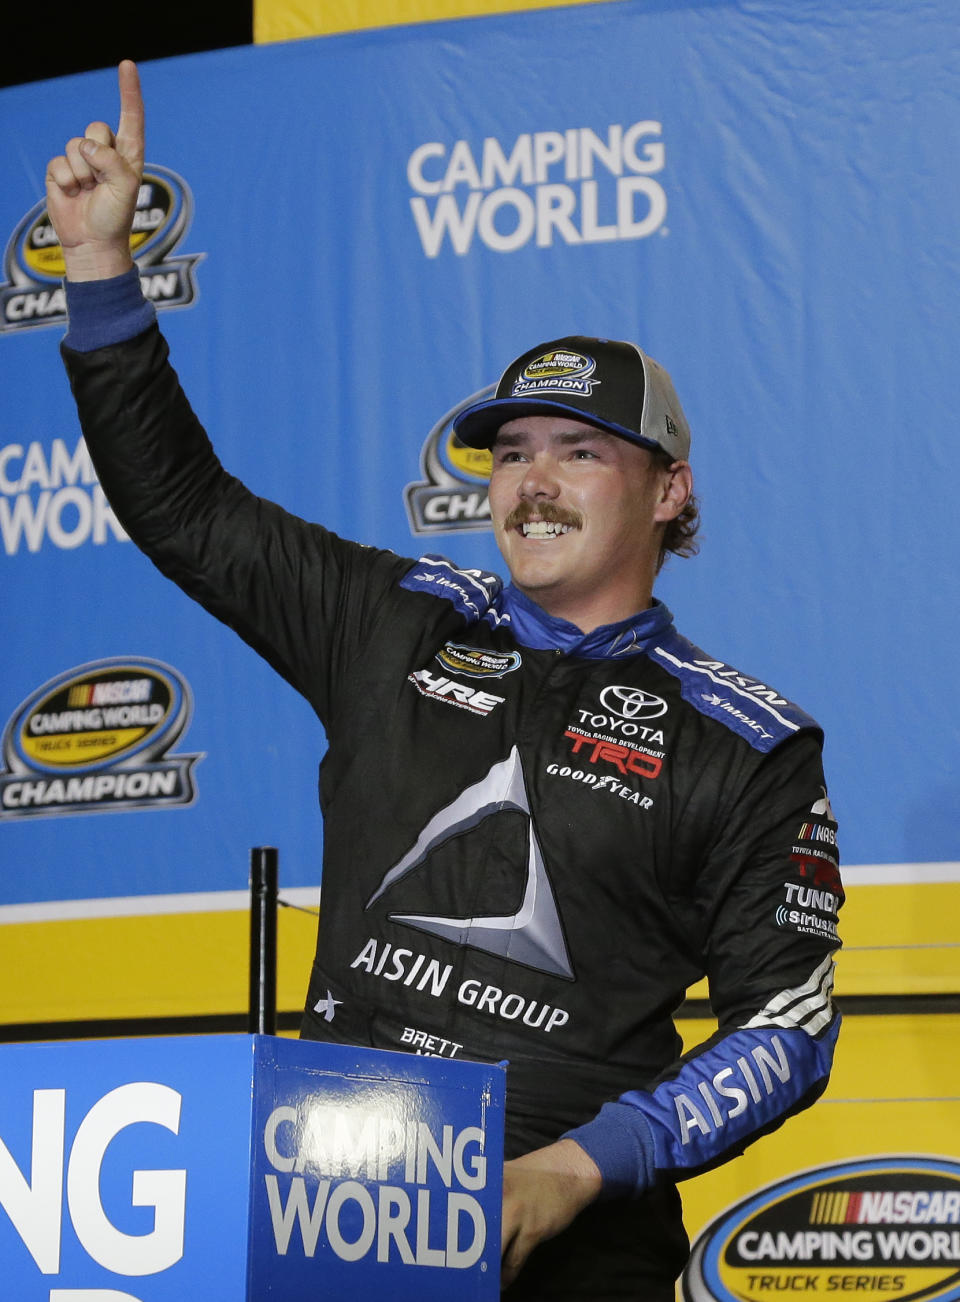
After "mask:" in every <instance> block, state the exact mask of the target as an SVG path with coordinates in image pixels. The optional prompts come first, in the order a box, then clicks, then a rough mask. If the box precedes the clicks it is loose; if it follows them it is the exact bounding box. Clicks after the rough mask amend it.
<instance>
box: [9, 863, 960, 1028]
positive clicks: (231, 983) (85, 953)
mask: <svg viewBox="0 0 960 1302" xmlns="http://www.w3.org/2000/svg"><path fill="white" fill-rule="evenodd" d="M958 893H960V884H958V883H956V882H924V883H911V884H906V883H898V884H891V885H869V886H868V885H858V886H852V887H851V888H850V889H849V890H848V893H847V903H846V906H845V908H844V910H843V913H842V915H841V919H842V924H843V925H842V932H843V936H844V941H845V948H844V950H843V952H842V953H841V955H840V958H839V960H838V964H837V973H838V975H837V993H838V994H839V995H840V996H841V997H842V996H843V995H898V994H914V995H916V994H921V995H923V994H943V993H957V992H960V910H958V909H957V907H956V900H957V895H958ZM282 894H289V892H282ZM298 894H299V893H298ZM305 894H308V895H312V894H313V893H312V892H305ZM239 896H240V899H239V902H237V903H232V904H231V905H230V907H222V908H218V907H217V906H216V904H213V903H212V902H211V903H210V904H208V905H207V907H204V908H201V907H200V906H199V902H198V903H197V904H196V905H194V907H190V897H176V896H171V897H158V898H157V900H156V901H155V907H154V909H153V911H151V912H149V913H148V912H147V910H146V909H142V912H140V913H137V912H136V909H137V907H138V905H137V901H136V900H133V901H129V902H128V905H129V907H127V908H126V909H125V910H124V914H125V916H106V915H107V913H109V912H113V913H114V914H115V913H116V912H117V910H116V908H115V907H114V905H112V904H111V902H110V901H90V902H89V907H88V908H87V909H86V910H85V911H84V916H77V914H78V909H77V907H76V906H72V905H64V906H63V909H64V914H65V916H60V917H58V916H57V913H56V910H57V906H56V905H44V906H39V908H38V910H37V911H36V912H35V914H34V915H31V916H30V917H27V918H24V916H23V913H22V912H21V911H20V909H18V908H13V907H10V908H6V909H4V908H0V991H2V993H0V1024H4V1025H8V1026H9V1025H17V1024H21V1023H37V1022H45V1021H53V1022H64V1021H85V1020H96V1019H100V1018H134V1017H188V1016H195V1015H202V1014H208V1013H239V1012H242V1011H243V1010H244V1009H245V1007H246V1000H247V971H248V943H249V924H248V915H247V912H246V907H245V903H244V901H243V893H242V892H241V893H239ZM165 900H167V901H168V903H167V905H165V903H164V901H165ZM177 901H179V904H178V903H177ZM114 904H115V902H114ZM98 906H102V909H99V910H98ZM98 913H99V916H98ZM315 936H316V918H315V917H314V916H312V915H311V914H309V913H304V912H301V911H299V910H296V909H281V910H280V914H279V921H278V946H279V958H278V963H279V968H278V976H277V983H278V989H277V1004H278V1007H279V1008H280V1009H281V1010H286V1011H291V1010H294V1009H298V1008H300V1007H301V1006H302V1002H303V996H304V992H305V990H306V983H307V977H308V975H309V971H310V963H311V960H312V958H313V949H314V944H315ZM706 993H707V991H706V986H705V983H701V984H700V985H698V986H695V987H694V988H693V989H692V990H691V991H690V994H691V995H692V996H693V997H695V998H705V997H706ZM701 1028H702V1023H701Z"/></svg>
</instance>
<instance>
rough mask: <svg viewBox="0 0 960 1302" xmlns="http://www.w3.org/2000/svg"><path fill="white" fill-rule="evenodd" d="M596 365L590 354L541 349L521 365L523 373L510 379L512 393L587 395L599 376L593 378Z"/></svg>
mask: <svg viewBox="0 0 960 1302" xmlns="http://www.w3.org/2000/svg"><path fill="white" fill-rule="evenodd" d="M596 368H597V364H596V362H595V361H594V360H593V358H592V357H584V356H583V354H582V353H570V352H558V351H556V350H555V351H553V352H549V353H541V354H540V356H539V357H535V358H534V359H533V361H532V362H528V363H527V365H526V366H525V367H524V368H523V374H522V375H520V376H518V377H517V379H516V380H514V383H513V396H514V397H518V396H519V395H521V394H528V393H534V394H539V393H560V394H570V393H572V394H575V395H576V396H577V397H578V398H586V397H589V395H590V394H591V393H592V392H593V388H594V385H596V384H599V383H600V381H599V380H595V379H592V378H591V377H592V376H593V373H594V371H595V370H596Z"/></svg>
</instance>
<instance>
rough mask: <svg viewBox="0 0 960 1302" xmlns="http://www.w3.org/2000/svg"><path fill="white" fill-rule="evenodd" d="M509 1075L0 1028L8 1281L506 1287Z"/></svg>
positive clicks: (101, 1291) (424, 1289)
mask: <svg viewBox="0 0 960 1302" xmlns="http://www.w3.org/2000/svg"><path fill="white" fill-rule="evenodd" d="M504 1086H505V1072H504V1070H503V1068H501V1067H497V1066H488V1065H484V1064H481V1063H472V1062H460V1061H456V1060H450V1059H443V1058H431V1057H425V1056H417V1055H413V1054H401V1053H388V1052H381V1051H379V1050H371V1049H359V1048H351V1047H346V1046H343V1045H335V1044H317V1043H311V1042H308V1041H294V1040H286V1039H278V1038H274V1037H272V1036H260V1035H254V1036H247V1035H225V1036H184V1037H169V1038H162V1039H159V1038H158V1039H143V1040H99V1041H84V1042H76V1043H69V1044H30V1045H6V1046H0V1297H4V1298H8V1297H9V1298H10V1299H16V1302H184V1299H189V1302H268V1300H269V1302H288V1300H289V1302H298V1300H299V1299H307V1298H323V1299H324V1302H337V1300H338V1299H341V1298H343V1299H347V1298H349V1299H350V1300H351V1302H354V1299H356V1298H377V1297H384V1298H390V1299H391V1302H394V1299H396V1300H397V1302H403V1300H404V1299H408V1298H409V1299H411V1300H412V1299H417V1302H425V1300H429V1299H436V1300H437V1302H449V1299H450V1298H452V1297H454V1296H456V1297H457V1298H458V1299H461V1300H462V1302H472V1300H473V1299H476V1300H477V1302H482V1300H484V1299H491V1302H492V1300H493V1299H496V1298H498V1297H499V1294H500V1284H499V1277H500V1200H501V1182H502V1167H503V1115H504Z"/></svg>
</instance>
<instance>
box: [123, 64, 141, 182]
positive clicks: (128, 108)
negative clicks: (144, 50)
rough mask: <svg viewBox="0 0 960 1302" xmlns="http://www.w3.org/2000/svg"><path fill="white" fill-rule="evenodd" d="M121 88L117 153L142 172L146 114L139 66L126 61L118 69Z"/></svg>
mask: <svg viewBox="0 0 960 1302" xmlns="http://www.w3.org/2000/svg"><path fill="white" fill-rule="evenodd" d="M117 81H118V83H119V86H120V122H119V125H118V126H117V152H118V153H119V154H120V156H121V157H122V158H125V159H126V161H127V162H128V163H129V164H130V166H131V167H133V168H135V169H136V170H137V171H140V170H141V169H142V167H143V151H144V127H143V123H144V113H143V96H142V94H141V93H140V74H139V72H138V71H137V65H136V64H135V63H134V62H132V60H130V59H124V60H123V62H122V63H121V64H120V66H119V68H118V69H117Z"/></svg>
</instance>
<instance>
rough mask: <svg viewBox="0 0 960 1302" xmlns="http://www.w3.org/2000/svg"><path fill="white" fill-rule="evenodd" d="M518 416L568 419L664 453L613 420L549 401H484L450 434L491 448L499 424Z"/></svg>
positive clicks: (456, 423) (467, 411)
mask: <svg viewBox="0 0 960 1302" xmlns="http://www.w3.org/2000/svg"><path fill="white" fill-rule="evenodd" d="M520 416H567V417H569V418H570V419H571V420H578V421H580V422H581V423H582V424H584V425H592V426H594V428H595V429H602V430H606V431H607V432H608V433H609V434H616V435H618V436H619V437H620V438H624V439H629V441H630V442H631V443H636V444H638V445H639V446H640V447H642V448H654V449H657V450H659V451H663V449H662V448H661V447H660V444H659V443H655V442H654V441H653V439H645V438H641V437H640V435H639V434H637V433H636V432H635V431H634V430H630V429H626V428H625V427H624V426H622V425H615V424H614V423H613V422H612V421H608V420H601V419H600V418H599V417H597V416H592V415H591V414H590V413H589V412H586V411H583V410H582V408H580V407H573V406H570V405H569V404H567V403H563V402H551V401H550V399H548V398H488V399H487V400H486V401H485V402H475V403H474V404H473V406H471V407H465V408H464V410H463V411H462V412H460V414H459V415H458V416H457V418H456V419H455V420H454V422H453V432H454V434H456V436H457V438H458V439H459V440H460V442H461V443H464V444H466V446H467V447H468V448H488V449H489V448H491V447H493V442H494V439H495V438H496V437H497V432H498V430H499V429H500V427H501V425H505V424H506V423H507V421H508V420H516V419H517V418H518V417H520Z"/></svg>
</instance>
